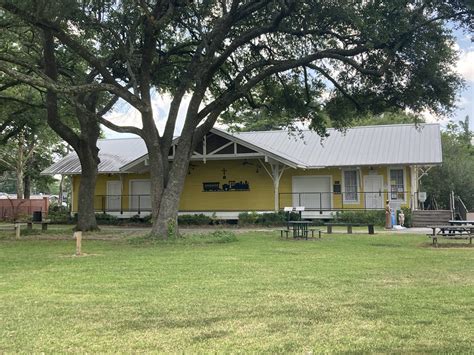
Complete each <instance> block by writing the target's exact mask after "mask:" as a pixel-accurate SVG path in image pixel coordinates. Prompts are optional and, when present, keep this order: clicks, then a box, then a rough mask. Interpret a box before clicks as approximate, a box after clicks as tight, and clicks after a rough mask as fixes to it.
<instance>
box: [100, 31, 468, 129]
mask: <svg viewBox="0 0 474 355" xmlns="http://www.w3.org/2000/svg"><path fill="white" fill-rule="evenodd" d="M454 35H455V38H456V48H457V50H458V51H459V60H458V61H457V62H456V63H453V67H454V68H455V70H456V71H457V72H458V73H459V74H460V75H461V77H462V78H463V79H464V81H465V87H464V89H463V90H462V91H460V92H459V93H458V100H457V107H456V109H455V110H454V113H453V115H452V116H443V117H434V116H433V115H431V114H429V113H426V114H425V118H426V120H427V121H428V122H438V123H440V124H441V126H442V127H445V126H446V124H447V123H448V122H449V121H450V120H453V121H455V122H457V121H461V120H462V121H464V118H465V117H466V116H469V123H470V127H471V130H472V131H474V43H473V42H472V41H471V37H472V35H471V36H469V35H467V34H466V33H463V32H462V31H454ZM188 99H189V98H185V100H184V102H185V105H183V107H182V108H181V109H180V113H179V115H178V117H179V119H178V123H177V132H176V134H178V133H179V131H180V128H181V127H182V124H183V121H184V114H185V108H186V106H187V103H188V102H189V100H188ZM170 102H171V98H170V97H167V96H164V97H163V96H162V97H160V96H158V95H155V98H154V100H153V106H154V107H153V109H154V110H153V111H154V113H155V120H156V122H157V125H158V128H159V129H162V128H163V127H164V124H165V122H166V116H167V112H168V109H169V104H170ZM108 118H109V119H111V120H112V121H113V122H114V123H116V124H119V125H132V126H138V127H140V126H141V124H140V115H139V113H138V112H137V111H136V110H134V109H133V108H130V107H129V106H128V105H127V104H125V103H123V102H122V103H119V104H118V105H117V106H116V107H115V109H114V111H113V112H112V113H111V114H109V115H108ZM103 128H104V133H105V136H106V138H118V137H124V136H125V135H124V134H122V133H117V132H114V131H111V130H109V129H107V128H105V127H103ZM126 136H133V135H129V134H127V135H126Z"/></svg>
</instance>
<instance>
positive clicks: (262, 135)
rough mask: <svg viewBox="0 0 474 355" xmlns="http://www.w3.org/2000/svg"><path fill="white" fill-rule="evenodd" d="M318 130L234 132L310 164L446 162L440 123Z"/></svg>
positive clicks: (295, 159) (269, 149)
mask: <svg viewBox="0 0 474 355" xmlns="http://www.w3.org/2000/svg"><path fill="white" fill-rule="evenodd" d="M328 133H329V137H327V138H324V139H321V137H320V136H319V135H318V134H317V133H315V132H314V131H309V130H306V131H303V132H301V135H302V137H300V136H299V135H298V134H297V135H296V136H291V135H289V134H288V132H287V131H265V132H242V133H234V135H235V136H236V137H238V138H240V139H242V140H244V141H247V142H249V143H252V144H253V145H255V146H258V147H261V148H263V149H265V150H268V151H271V152H273V153H275V154H277V155H280V156H281V157H283V158H285V159H288V160H291V161H298V162H300V163H301V164H303V165H305V166H306V167H307V168H319V167H339V166H368V165H417V164H418V165H434V164H440V163H441V162H442V152H441V133H440V128H439V125H438V124H420V125H418V126H415V125H413V124H403V125H383V126H361V127H354V128H349V129H347V130H346V131H345V132H341V131H338V130H335V129H329V130H328Z"/></svg>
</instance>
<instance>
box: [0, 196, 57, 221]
mask: <svg viewBox="0 0 474 355" xmlns="http://www.w3.org/2000/svg"><path fill="white" fill-rule="evenodd" d="M48 207H49V199H48V198H47V197H43V198H39V199H16V198H15V199H11V198H5V199H0V220H1V221H13V220H21V219H26V218H31V216H32V215H33V212H41V214H42V217H43V218H46V217H47V216H48Z"/></svg>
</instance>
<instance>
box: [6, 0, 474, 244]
mask: <svg viewBox="0 0 474 355" xmlns="http://www.w3.org/2000/svg"><path fill="white" fill-rule="evenodd" d="M62 5H65V6H55V5H51V4H50V2H48V1H40V0H38V1H34V2H30V1H27V0H22V1H14V0H0V7H1V8H2V9H3V10H4V11H5V12H7V13H9V14H11V15H12V16H14V17H15V18H16V19H17V20H18V21H21V22H22V23H23V24H25V25H28V26H31V28H34V29H36V30H38V31H43V32H44V33H48V34H49V35H50V37H49V38H50V45H49V47H47V48H46V47H45V51H46V50H48V51H50V53H49V55H50V59H54V58H53V56H54V55H57V52H58V51H61V50H65V51H69V52H71V53H74V55H75V56H77V57H79V58H81V61H83V62H84V63H85V64H86V65H87V66H88V68H89V73H90V74H91V77H93V80H90V81H87V82H81V83H78V82H76V84H75V85H71V84H70V83H65V82H63V81H60V80H58V78H57V77H55V75H54V65H52V63H53V60H51V61H48V60H45V62H44V73H46V76H45V75H40V73H33V75H31V76H30V77H28V78H25V77H21V78H20V77H19V75H18V72H17V71H16V69H15V68H14V67H12V66H11V63H9V62H8V61H4V60H0V70H1V71H3V72H4V73H6V74H7V75H8V76H11V77H16V78H17V79H21V80H23V81H25V82H29V83H30V84H32V85H38V86H41V87H44V88H47V89H48V90H49V91H50V95H57V94H60V95H67V96H68V97H69V98H70V99H71V100H73V101H74V102H75V103H76V106H77V107H78V108H81V107H82V108H84V106H85V105H84V104H83V103H81V102H80V100H79V99H80V98H81V97H82V96H83V95H84V93H91V92H103V91H106V92H109V93H110V94H112V95H114V97H116V98H120V99H121V100H124V101H126V102H127V103H128V104H130V105H131V106H133V107H134V108H136V109H137V110H138V111H139V112H140V114H141V121H142V122H141V123H142V128H136V127H119V126H117V125H114V124H112V123H111V122H109V121H107V120H105V119H104V118H103V117H101V116H100V115H97V116H96V119H97V120H98V121H99V122H101V123H103V124H104V125H106V126H108V127H110V128H112V129H115V130H117V131H120V132H130V133H134V134H137V135H139V136H140V137H142V138H143V140H144V141H145V143H146V146H147V149H148V155H149V166H150V175H151V194H152V210H153V231H152V233H153V234H155V235H159V236H162V237H166V235H167V232H168V231H169V230H173V228H169V225H170V224H174V223H176V215H177V210H178V206H179V198H180V194H181V192H182V189H183V183H184V179H185V176H186V172H187V167H188V164H189V160H190V157H191V154H192V152H193V148H194V146H195V145H196V144H197V143H198V142H199V141H200V140H201V139H202V137H203V136H204V135H205V134H206V133H207V132H208V131H209V129H210V128H211V127H212V126H213V125H214V124H215V122H216V120H217V119H218V117H219V116H220V115H221V114H222V113H223V112H226V113H227V116H228V117H231V118H232V117H233V118H235V119H237V118H238V117H239V115H241V114H242V112H245V107H251V108H254V109H258V108H261V107H270V108H271V107H272V106H273V107H275V104H276V100H274V98H275V97H279V96H280V97H283V98H286V99H285V100H283V101H282V100H278V104H281V102H284V103H285V104H284V105H283V106H284V107H283V108H284V110H285V111H286V113H287V114H288V115H294V117H298V118H301V119H308V120H311V126H312V127H313V128H315V129H317V130H318V131H319V132H321V133H324V122H326V119H325V117H326V116H328V117H330V118H331V119H332V120H333V126H336V127H344V126H346V125H347V124H348V123H349V121H350V117H351V115H352V114H353V113H354V112H357V111H359V112H360V111H373V112H380V111H383V110H385V109H387V108H393V107H395V108H399V109H404V108H410V109H412V110H414V111H422V110H426V109H429V110H432V111H435V112H437V113H444V112H446V111H449V110H450V108H451V107H452V106H453V103H454V100H455V92H456V89H457V88H458V87H459V85H460V84H461V82H460V79H459V78H458V77H457V75H456V74H455V73H454V72H453V69H452V68H453V62H454V61H455V58H456V56H455V50H454V46H453V39H452V37H451V35H450V30H449V28H448V27H447V23H448V22H449V23H450V26H451V27H452V26H457V25H459V26H461V25H462V26H464V27H465V28H466V29H471V30H472V29H473V28H474V22H473V7H472V5H471V4H470V2H468V1H462V0H451V1H445V0H430V1H419V0H412V1H407V0H392V1H361V2H349V1H316V0H307V1H296V0H275V1H269V0H214V1H213V0H207V1H191V0H189V1H186V0H153V1H152V0H133V1H132V0H122V1H112V0H101V1H94V0H87V1H86V0H82V1H80V0H77V1H73V0H68V1H65V2H63V3H62ZM52 38H53V39H54V42H53V41H52V40H51V39H52ZM0 59H1V58H0ZM45 59H46V57H45ZM152 89H155V90H157V91H158V92H167V93H169V94H171V95H172V97H173V99H172V102H171V107H170V110H169V113H168V118H167V122H166V126H165V129H164V131H163V132H159V131H158V129H157V127H156V124H155V121H154V117H153V109H152V104H151V100H152V98H151V92H152ZM187 93H189V94H190V96H191V99H190V103H189V105H188V107H187V111H186V117H185V122H184V126H183V129H182V132H181V136H180V139H179V142H178V143H177V147H176V153H175V157H174V160H173V161H172V162H171V161H169V160H168V152H169V150H170V147H171V145H172V144H173V133H174V131H175V127H176V121H177V116H178V109H179V107H180V105H181V103H182V101H183V98H184V97H185V94H187ZM283 108H282V109H283ZM89 111H90V110H89ZM84 112H87V110H84ZM88 116H91V115H88Z"/></svg>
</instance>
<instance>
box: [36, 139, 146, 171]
mask: <svg viewBox="0 0 474 355" xmlns="http://www.w3.org/2000/svg"><path fill="white" fill-rule="evenodd" d="M97 148H99V158H100V163H99V172H100V173H105V174H107V173H117V172H118V171H119V170H120V168H121V167H122V166H123V165H125V164H127V163H129V162H131V161H133V160H135V159H137V158H139V157H141V156H143V155H145V154H147V149H146V146H145V142H144V141H143V140H142V139H141V138H120V139H99V140H98V141H97ZM80 173H81V163H80V161H79V158H78V156H77V154H76V153H71V154H69V155H67V156H66V157H64V158H62V159H61V160H59V161H58V162H56V163H54V164H53V165H51V166H50V167H48V168H47V169H45V170H43V171H42V172H41V174H42V175H55V174H67V175H74V174H80Z"/></svg>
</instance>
